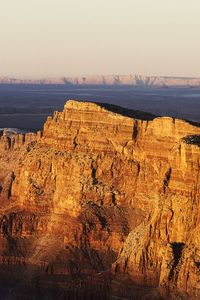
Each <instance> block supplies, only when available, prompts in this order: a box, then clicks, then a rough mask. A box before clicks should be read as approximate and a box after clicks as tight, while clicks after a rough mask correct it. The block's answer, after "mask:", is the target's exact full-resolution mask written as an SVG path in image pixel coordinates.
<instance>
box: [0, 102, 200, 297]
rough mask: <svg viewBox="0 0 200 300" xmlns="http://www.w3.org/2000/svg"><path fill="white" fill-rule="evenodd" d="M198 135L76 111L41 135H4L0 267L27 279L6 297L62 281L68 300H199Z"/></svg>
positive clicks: (111, 109)
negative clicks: (114, 298) (97, 299)
mask: <svg viewBox="0 0 200 300" xmlns="http://www.w3.org/2000/svg"><path fill="white" fill-rule="evenodd" d="M199 136H200V127H199V126H198V124H190V123H188V122H187V121H183V120H177V119H172V118H165V117H163V118H159V117H156V116H154V115H151V114H147V113H141V112H138V111H127V110H125V109H122V108H119V107H115V106H110V105H105V104H102V105H101V104H95V103H87V102H79V101H74V100H69V101H68V102H67V103H66V105H65V107H64V110H63V112H55V114H54V116H53V117H49V118H48V120H47V121H46V123H45V125H44V130H43V133H42V134H41V133H40V132H38V133H37V134H28V135H21V134H17V135H12V136H7V135H6V134H3V135H2V137H1V140H0V162H1V169H0V213H1V216H0V230H1V236H0V263H1V268H5V266H7V268H8V269H9V270H12V269H13V268H14V266H15V269H16V274H18V273H17V272H19V270H20V268H22V269H23V272H21V274H22V275H21V277H20V278H18V279H16V282H17V284H16V283H15V286H16V288H15V289H14V290H13V292H9V293H11V294H10V295H9V297H11V298H12V297H14V296H13V295H14V294H13V293H22V291H23V290H24V286H27V285H28V287H29V289H34V290H38V286H40V289H42V288H43V289H44V288H45V287H49V286H50V284H51V283H52V282H54V283H55V282H56V284H57V288H56V290H55V291H53V292H52V291H51V292H52V293H54V292H55V295H58V294H56V293H57V290H59V293H61V294H62V295H65V296H66V295H68V297H69V299H79V294H80V295H83V293H86V294H87V293H90V294H87V295H88V296H87V297H88V299H89V298H90V296H91V295H93V296H94V291H96V293H97V294H98V295H100V294H101V295H104V296H100V299H102V297H104V298H105V299H106V297H108V299H112V296H119V297H126V298H130V299H133V298H134V297H135V299H137V297H139V298H140V299H141V298H144V299H146V298H145V297H149V298H148V299H161V298H162V299H170V298H171V299H173V298H174V299H177V298H178V297H180V299H181V298H183V299H198V297H200V269H199V268H200V238H199V237H200V234H199V231H200V217H199V216H200V214H199V211H200V175H199V174H200V158H199V157H200V156H199V154H200V147H199ZM2 274H4V277H6V276H8V278H9V280H10V275H9V274H10V273H9V271H7V273H6V275H5V273H2ZM2 276H3V275H2ZM35 278H36V279H37V280H36V279H35ZM0 279H1V278H0ZM2 280H3V279H2ZM34 280H35V281H34ZM77 282H78V283H77ZM36 286H37V289H36ZM88 286H93V287H94V288H92V289H91V290H90V292H88ZM71 287H73V291H72V288H71ZM144 287H145V288H144ZM75 292H76V297H77V298H75V296H74V294H73V296H72V294H70V293H75ZM3 293H5V294H6V293H7V290H3ZM66 293H68V294H66ZM102 293H103V294H102ZM105 293H106V294H105ZM97 294H95V295H97ZM69 295H71V296H69ZM84 295H85V294H84ZM36 296H37V297H38V298H39V295H38V294H37V295H36ZM52 297H53V296H52ZM55 297H56V296H55ZM66 297H67V296H66ZM70 297H71V298H70ZM73 297H74V298H73ZM95 297H97V296H95ZM91 298H92V296H91Z"/></svg>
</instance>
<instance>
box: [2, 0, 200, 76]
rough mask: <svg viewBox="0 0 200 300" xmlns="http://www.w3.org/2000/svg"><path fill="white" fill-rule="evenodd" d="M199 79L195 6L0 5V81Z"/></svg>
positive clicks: (82, 0)
mask: <svg viewBox="0 0 200 300" xmlns="http://www.w3.org/2000/svg"><path fill="white" fill-rule="evenodd" d="M130 73H131V74H142V75H174V76H197V77H198V76H199V77H200V0H0V76H10V77H18V78H41V77H60V76H78V75H97V74H105V75H106V74H130Z"/></svg>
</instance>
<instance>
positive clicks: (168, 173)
mask: <svg viewBox="0 0 200 300" xmlns="http://www.w3.org/2000/svg"><path fill="white" fill-rule="evenodd" d="M171 173H172V168H171V167H170V168H169V169H168V171H167V172H166V173H165V177H164V180H163V192H164V193H165V192H166V189H167V187H168V186H169V182H170V178H171Z"/></svg>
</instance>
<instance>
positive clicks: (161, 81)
mask: <svg viewBox="0 0 200 300" xmlns="http://www.w3.org/2000/svg"><path fill="white" fill-rule="evenodd" d="M0 84H40V85H54V84H55V85H115V86H121V85H122V86H123V85H128V86H136V87H164V88H168V87H188V88H191V87H200V78H195V77H173V76H141V75H136V74H130V75H116V74H115V75H97V76H80V77H70V76H64V77H60V78H48V77H47V78H43V79H17V78H9V77H0Z"/></svg>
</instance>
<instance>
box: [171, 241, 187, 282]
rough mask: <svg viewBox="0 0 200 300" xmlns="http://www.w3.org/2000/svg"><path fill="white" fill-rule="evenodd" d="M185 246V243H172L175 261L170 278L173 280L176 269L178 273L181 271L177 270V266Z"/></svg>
mask: <svg viewBox="0 0 200 300" xmlns="http://www.w3.org/2000/svg"><path fill="white" fill-rule="evenodd" d="M184 246H185V244H184V243H176V242H174V243H171V247H172V251H173V256H174V261H173V266H172V268H171V271H170V274H169V280H171V279H172V278H173V277H174V275H175V271H176V273H177V272H178V271H179V270H177V266H178V264H179V262H180V259H181V256H182V252H183V248H184Z"/></svg>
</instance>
